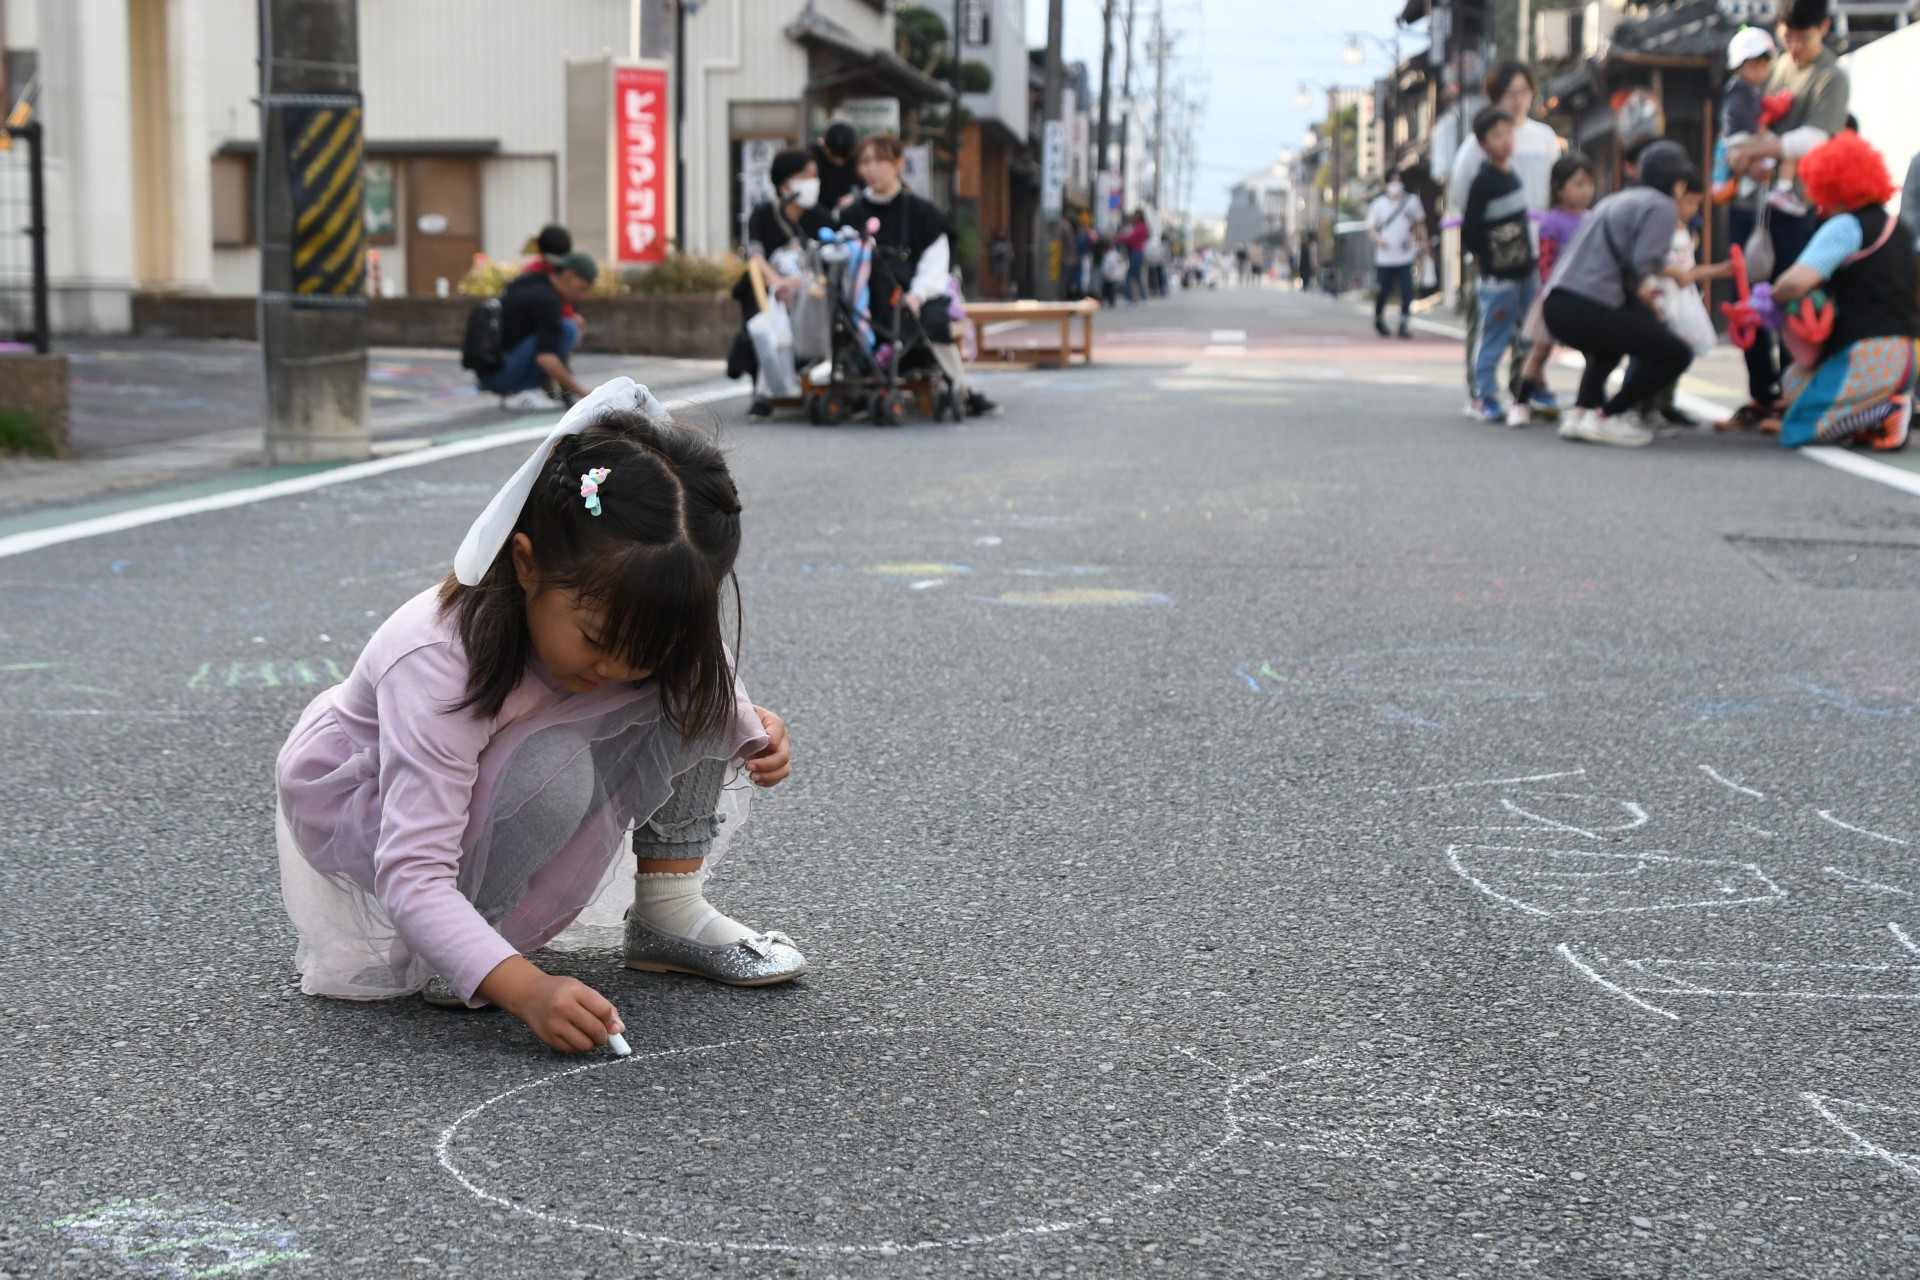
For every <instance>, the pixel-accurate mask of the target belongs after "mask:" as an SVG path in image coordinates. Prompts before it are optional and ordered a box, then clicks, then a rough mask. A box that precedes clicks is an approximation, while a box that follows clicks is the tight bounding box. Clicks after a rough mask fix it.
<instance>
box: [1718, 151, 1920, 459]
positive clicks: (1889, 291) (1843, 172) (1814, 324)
mask: <svg viewBox="0 0 1920 1280" xmlns="http://www.w3.org/2000/svg"><path fill="white" fill-rule="evenodd" d="M1800 181H1801V183H1802V184H1803V185H1804V186H1805V188H1806V192H1807V196H1808V198H1809V199H1811V200H1812V201H1813V202H1814V204H1815V205H1817V206H1818V207H1819V209H1820V212H1821V214H1823V215H1824V216H1825V217H1826V221H1825V222H1823V223H1822V224H1821V225H1820V229H1819V230H1818V231H1816V232H1814V235H1813V239H1812V240H1811V241H1810V242H1808V244H1807V247H1806V248H1805V249H1804V250H1802V251H1801V254H1800V256H1799V257H1798V258H1797V259H1795V261H1794V264H1793V266H1791V267H1790V268H1788V269H1787V270H1786V271H1785V272H1783V273H1782V274H1781V275H1780V278H1779V279H1778V280H1776V281H1774V283H1773V287H1772V296H1771V300H1770V302H1767V303H1764V304H1763V310H1765V311H1767V312H1769V313H1771V314H1770V316H1769V325H1768V327H1770V328H1773V327H1780V328H1782V329H1783V330H1784V334H1785V337H1786V341H1787V345H1788V347H1789V348H1790V349H1791V350H1792V351H1793V353H1794V363H1793V367H1792V368H1791V369H1789V370H1788V371H1787V373H1786V374H1785V376H1784V377H1783V378H1782V379H1781V390H1782V392H1783V393H1784V395H1785V397H1786V400H1787V402H1788V407H1787V413H1786V417H1785V418H1784V419H1782V421H1781V429H1780V443H1781V444H1782V445H1785V446H1787V447H1788V448H1792V447H1794V446H1796V445H1803V444H1838V443H1841V442H1843V441H1852V442H1853V443H1855V444H1863V445H1868V446H1870V447H1872V448H1875V449H1898V448H1901V447H1902V446H1904V445H1905V444H1906V442H1907V428H1908V425H1909V423H1910V421H1911V419H1912V416H1913V396H1914V377H1915V371H1916V367H1920V347H1916V340H1917V339H1920V296H1916V291H1917V290H1920V278H1917V277H1916V270H1915V262H1914V256H1915V255H1914V245H1913V238H1912V237H1911V236H1910V235H1907V234H1905V233H1903V232H1902V230H1901V228H1900V223H1899V219H1897V218H1895V217H1894V216H1893V215H1892V214H1890V213H1888V212H1887V208H1886V201H1887V199H1888V197H1890V196H1892V195H1893V193H1894V190H1895V187H1894V182H1893V179H1892V177H1890V176H1889V175H1888V173H1887V164H1886V161H1885V160H1883V159H1881V157H1880V153H1879V152H1878V151H1876V150H1874V149H1873V146H1872V145H1871V144H1870V143H1868V142H1867V141H1866V140H1865V139H1863V138H1862V137H1860V135H1858V134H1856V133H1852V132H1848V133H1842V134H1840V135H1839V136H1838V137H1836V138H1834V139H1833V140H1832V141H1830V142H1824V143H1822V144H1821V145H1819V146H1818V147H1815V148H1814V149H1813V150H1811V151H1809V152H1808V153H1807V154H1806V155H1805V156H1803V157H1802V158H1801V161H1800ZM1758 292H1759V290H1756V293H1758ZM1756 301H1761V299H1760V298H1756Z"/></svg>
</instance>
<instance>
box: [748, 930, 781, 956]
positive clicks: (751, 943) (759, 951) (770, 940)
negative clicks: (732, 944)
mask: <svg viewBox="0 0 1920 1280" xmlns="http://www.w3.org/2000/svg"><path fill="white" fill-rule="evenodd" d="M740 945H741V946H743V947H745V948H746V949H747V950H749V951H751V952H753V954H755V955H756V956H759V957H760V958H761V959H762V960H765V959H766V958H767V957H768V956H770V955H772V954H773V949H774V947H776V946H781V945H785V946H789V947H791V946H793V945H794V941H793V939H792V938H789V937H788V936H787V935H786V934H784V933H781V932H780V931H779V930H777V929H775V930H773V931H771V932H768V933H756V934H754V935H753V936H752V937H749V938H742V939H740Z"/></svg>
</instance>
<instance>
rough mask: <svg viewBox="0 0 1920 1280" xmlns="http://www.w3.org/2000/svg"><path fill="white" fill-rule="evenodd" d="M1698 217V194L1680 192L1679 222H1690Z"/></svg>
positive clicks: (1694, 192)
mask: <svg viewBox="0 0 1920 1280" xmlns="http://www.w3.org/2000/svg"><path fill="white" fill-rule="evenodd" d="M1699 216H1700V193H1699V192H1698V191H1686V190H1682V191H1681V193H1680V221H1681V222H1683V223H1686V222H1692V221H1693V220H1694V219H1695V218H1697V217H1699Z"/></svg>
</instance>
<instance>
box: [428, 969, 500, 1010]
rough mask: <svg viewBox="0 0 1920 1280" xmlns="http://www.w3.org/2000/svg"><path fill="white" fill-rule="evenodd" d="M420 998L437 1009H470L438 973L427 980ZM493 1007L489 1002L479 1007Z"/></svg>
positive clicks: (449, 983)
mask: <svg viewBox="0 0 1920 1280" xmlns="http://www.w3.org/2000/svg"><path fill="white" fill-rule="evenodd" d="M420 998H421V999H422V1000H424V1001H426V1002H427V1003H428V1004H430V1005H432V1006H433V1007H434V1008H436V1009H462V1010H464V1009H467V1008H469V1007H470V1006H469V1005H468V1004H467V1002H466V1001H465V1000H462V999H461V998H460V993H459V992H457V991H455V990H454V989H453V984H452V983H451V982H448V981H447V980H446V979H445V978H443V977H441V976H440V975H439V974H437V973H436V974H434V975H433V976H432V977H431V978H428V979H427V985H426V986H425V987H423V988H421V990H420ZM492 1007H493V1003H492V1001H489V1000H482V1001H481V1002H480V1005H479V1008H481V1009H491V1008H492Z"/></svg>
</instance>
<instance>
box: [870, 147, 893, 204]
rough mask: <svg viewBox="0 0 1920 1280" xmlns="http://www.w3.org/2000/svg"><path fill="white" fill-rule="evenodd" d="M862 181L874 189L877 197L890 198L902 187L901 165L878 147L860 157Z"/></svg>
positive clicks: (871, 148)
mask: <svg viewBox="0 0 1920 1280" xmlns="http://www.w3.org/2000/svg"><path fill="white" fill-rule="evenodd" d="M860 181H862V182H864V183H866V184H867V185H868V186H869V187H871V188H873V192H874V194H875V195H882V196H890V195H892V194H893V193H894V191H895V190H896V189H897V188H898V187H899V186H900V165H899V163H898V162H897V161H895V160H892V159H890V158H889V157H888V156H887V153H886V152H884V151H881V150H880V149H879V148H878V147H870V148H868V149H867V150H866V151H864V152H862V153H861V155H860Z"/></svg>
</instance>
